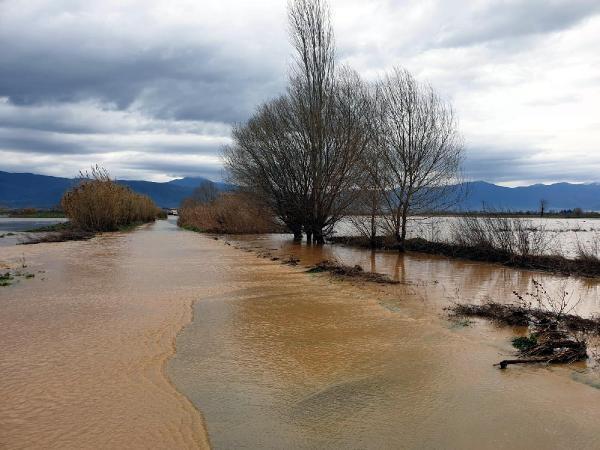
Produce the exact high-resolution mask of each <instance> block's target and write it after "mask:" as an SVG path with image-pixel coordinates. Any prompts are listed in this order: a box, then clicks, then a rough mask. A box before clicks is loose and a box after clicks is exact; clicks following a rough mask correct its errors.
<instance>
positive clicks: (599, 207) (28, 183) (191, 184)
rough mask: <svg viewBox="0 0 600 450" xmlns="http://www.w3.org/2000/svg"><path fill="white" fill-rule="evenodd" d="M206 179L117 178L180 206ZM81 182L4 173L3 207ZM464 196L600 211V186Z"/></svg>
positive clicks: (37, 202)
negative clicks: (162, 180)
mask: <svg viewBox="0 0 600 450" xmlns="http://www.w3.org/2000/svg"><path fill="white" fill-rule="evenodd" d="M205 180H206V178H202V177H186V178H179V179H175V180H172V181H168V182H165V183H157V182H152V181H137V180H118V182H119V183H122V184H124V185H127V186H129V187H131V188H132V189H133V190H134V191H136V192H139V193H141V194H146V195H148V196H150V197H151V198H152V199H153V200H154V201H155V202H156V204H157V205H159V206H162V207H177V206H178V205H179V204H180V203H181V201H182V200H183V199H184V198H186V197H188V196H189V195H190V194H191V193H192V191H193V190H194V188H196V187H197V186H199V185H200V184H201V183H202V182H203V181H205ZM77 182H78V180H77V179H75V178H59V177H51V176H47V175H36V174H32V173H10V172H2V171H0V206H2V207H8V208H26V207H34V208H52V207H54V206H57V205H58V204H59V203H60V198H61V196H62V194H63V193H64V192H65V190H67V189H69V188H70V187H72V186H73V185H74V184H76V183H77ZM215 184H216V186H217V188H218V189H220V190H222V191H227V190H231V189H234V186H233V185H230V184H227V183H222V182H216V183H215ZM465 188H466V189H465V191H466V192H467V195H466V197H465V198H464V199H463V200H462V201H461V202H460V204H459V205H458V206H457V208H455V209H459V210H462V211H476V210H481V209H496V210H503V211H505V210H510V211H536V210H538V209H539V206H540V200H546V202H547V206H546V209H547V210H563V209H574V208H582V209H584V210H586V211H600V184H598V183H590V184H572V183H555V184H534V185H531V186H521V187H513V188H509V187H504V186H498V185H495V184H492V183H487V182H485V181H472V182H468V183H466V186H465Z"/></svg>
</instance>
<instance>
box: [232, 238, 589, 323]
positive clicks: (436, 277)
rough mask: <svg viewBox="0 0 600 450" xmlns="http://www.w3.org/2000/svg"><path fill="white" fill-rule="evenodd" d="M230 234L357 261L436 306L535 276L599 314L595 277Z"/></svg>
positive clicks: (289, 250) (499, 292)
mask: <svg viewBox="0 0 600 450" xmlns="http://www.w3.org/2000/svg"><path fill="white" fill-rule="evenodd" d="M228 239H229V240H231V242H233V243H234V245H237V246H240V247H241V248H247V249H253V250H255V251H259V250H260V251H269V252H272V253H273V254H276V255H278V256H280V257H282V256H283V255H293V256H295V257H297V258H299V259H300V261H301V263H302V264H304V265H307V266H308V265H312V264H316V263H318V262H320V261H322V260H324V259H330V260H337V261H339V262H341V263H343V264H347V265H355V264H359V265H361V266H362V267H363V268H364V269H365V270H370V271H372V272H379V273H384V274H386V275H388V276H390V277H391V278H393V279H394V280H397V281H400V282H401V283H404V284H407V285H415V286H419V287H420V289H419V292H420V294H421V295H422V296H423V297H424V298H425V299H429V300H430V301H431V302H432V303H434V304H435V305H436V306H437V307H444V306H447V305H448V301H450V300H452V301H463V302H482V301H487V300H488V299H491V300H494V301H499V302H514V301H516V297H515V295H514V293H513V291H517V292H519V293H521V294H522V293H525V292H528V291H532V290H533V286H532V279H536V280H537V281H540V282H541V283H542V284H543V285H544V286H545V287H546V289H547V290H548V292H549V293H551V294H552V295H554V296H559V295H560V294H561V291H562V290H563V289H564V290H566V291H567V292H570V293H571V294H572V296H571V298H572V300H571V303H572V305H573V306H574V309H573V312H576V313H578V314H582V315H584V316H590V315H594V314H600V295H599V294H600V290H599V287H600V283H599V280H598V279H595V278H583V277H576V276H571V277H569V276H562V275H556V274H549V273H546V272H538V271H528V270H522V269H513V268H509V267H504V266H501V265H498V264H490V263H480V262H473V261H467V260H459V259H452V258H447V257H443V256H435V255H426V254H419V253H412V252H408V253H404V254H403V253H398V252H395V251H373V250H369V249H359V248H352V247H346V246H342V245H324V246H311V245H306V244H305V243H302V244H297V243H294V242H292V241H291V240H290V239H289V237H288V236H286V235H275V234H274V235H266V236H229V237H228ZM440 300H441V302H440Z"/></svg>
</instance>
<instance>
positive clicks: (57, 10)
mask: <svg viewBox="0 0 600 450" xmlns="http://www.w3.org/2000/svg"><path fill="white" fill-rule="evenodd" d="M285 6H286V2H285V1H284V0H266V1H256V0H255V1H245V0H238V1H234V0H220V1H207V0H189V1H188V0H181V1H179V0H159V1H151V0H129V1H127V0H114V1H113V0H102V1H89V0H82V1H73V0H37V1H31V0H0V170H5V171H11V172H34V173H42V174H47V175H57V176H68V177H72V176H75V175H76V174H77V172H78V171H79V170H80V169H84V168H86V167H89V166H90V165H91V164H95V163H100V164H102V165H104V166H105V167H107V168H108V169H109V170H110V171H111V174H113V175H114V176H117V177H119V178H128V179H145V180H152V181H166V180H169V179H172V178H176V177H182V176H190V175H200V176H208V177H210V178H212V179H214V180H217V179H220V178H222V176H223V174H222V170H221V165H220V161H219V152H220V148H221V147H222V146H223V145H224V144H226V143H227V142H228V141H229V133H230V127H231V124H232V123H235V122H241V121H244V120H246V119H247V118H248V117H249V115H251V114H252V112H253V110H254V108H255V107H256V105H257V104H258V103H259V102H261V101H264V100H267V99H269V98H271V97H273V96H275V95H277V94H278V93H281V92H282V91H283V90H284V89H285V82H286V80H285V79H286V74H287V71H288V67H289V62H290V51H291V50H290V46H289V44H288V42H287V36H286V26H287V24H286V12H285ZM331 8H332V12H333V23H334V28H335V32H336V40H337V45H338V56H339V59H340V61H341V62H343V63H347V64H349V65H351V66H353V67H354V68H355V69H357V70H358V71H359V72H360V73H361V74H362V75H363V76H364V77H365V78H367V79H372V80H374V79H376V78H377V77H379V76H381V74H383V73H384V72H385V71H386V70H388V69H390V68H391V67H393V66H396V65H397V66H402V67H405V68H407V69H409V70H410V71H412V72H413V73H414V74H415V75H416V76H417V78H419V79H420V80H422V81H427V82H429V83H431V84H432V85H433V86H434V87H435V88H436V89H437V90H438V91H439V92H440V94H442V95H443V96H444V97H446V98H447V99H449V100H450V101H452V103H453V104H454V106H455V108H456V110H457V111H458V114H459V117H460V126H461V131H462V132H463V134H464V136H465V141H466V164H465V169H466V174H467V176H468V177H469V178H471V179H474V180H480V179H481V180H486V181H490V182H496V183H502V184H505V185H521V184H532V183H536V182H543V183H549V182H554V181H575V182H590V181H600V106H599V105H600V49H599V45H600V1H598V0H568V1H562V0H520V1H449V0H439V1H435V0H429V1H428V0H415V1H402V0H395V1H394V0H388V1H385V0H376V1H370V0H369V1H368V0H332V1H331Z"/></svg>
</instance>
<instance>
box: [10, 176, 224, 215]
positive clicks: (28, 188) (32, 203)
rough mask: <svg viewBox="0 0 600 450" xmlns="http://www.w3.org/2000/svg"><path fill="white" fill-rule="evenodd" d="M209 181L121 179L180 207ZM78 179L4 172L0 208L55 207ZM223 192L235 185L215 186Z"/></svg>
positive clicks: (158, 201)
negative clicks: (203, 183) (198, 188)
mask: <svg viewBox="0 0 600 450" xmlns="http://www.w3.org/2000/svg"><path fill="white" fill-rule="evenodd" d="M205 180H206V178H201V177H194V178H182V179H178V180H172V181H169V182H166V183H154V182H152V181H136V180H118V182H119V183H121V184H124V185H126V186H129V187H131V189H133V190H134V191H136V192H139V193H141V194H145V195H148V196H150V197H151V198H152V199H153V200H154V202H155V203H156V204H157V205H159V206H162V207H177V206H179V204H180V203H181V200H183V199H184V198H186V197H188V196H189V195H190V194H191V193H192V191H193V190H194V188H196V187H198V186H199V185H200V184H201V183H202V182H203V181H205ZM76 183H77V179H73V178H60V177H50V176H46V175H36V174H33V173H10V172H2V171H0V206H1V207H8V208H27V207H32V208H52V207H54V206H56V205H58V204H59V203H60V198H61V197H62V195H63V193H64V192H65V191H66V190H67V189H69V188H70V187H72V186H73V185H75V184H76ZM215 184H216V185H217V187H218V188H219V189H220V190H231V189H233V188H234V186H232V185H229V184H226V183H220V182H217V183H215Z"/></svg>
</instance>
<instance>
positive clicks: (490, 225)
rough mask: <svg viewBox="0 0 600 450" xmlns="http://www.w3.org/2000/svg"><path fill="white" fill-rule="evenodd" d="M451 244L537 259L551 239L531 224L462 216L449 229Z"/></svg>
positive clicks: (502, 219) (519, 219)
mask: <svg viewBox="0 0 600 450" xmlns="http://www.w3.org/2000/svg"><path fill="white" fill-rule="evenodd" d="M452 234H453V241H454V243H455V244H457V245H460V246H464V247H472V248H479V249H487V250H490V251H497V252H502V253H504V254H506V255H512V256H516V257H528V256H538V255H542V254H544V253H545V252H546V251H547V250H548V249H549V247H550V244H551V242H552V238H553V236H552V235H551V234H550V233H549V232H548V231H547V230H546V229H545V227H544V226H543V225H539V226H535V225H534V224H533V222H532V221H531V220H527V219H522V218H513V217H502V216H499V215H489V216H484V217H475V216H464V217H461V218H460V219H459V220H458V221H457V222H456V224H454V225H453V230H452Z"/></svg>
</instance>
